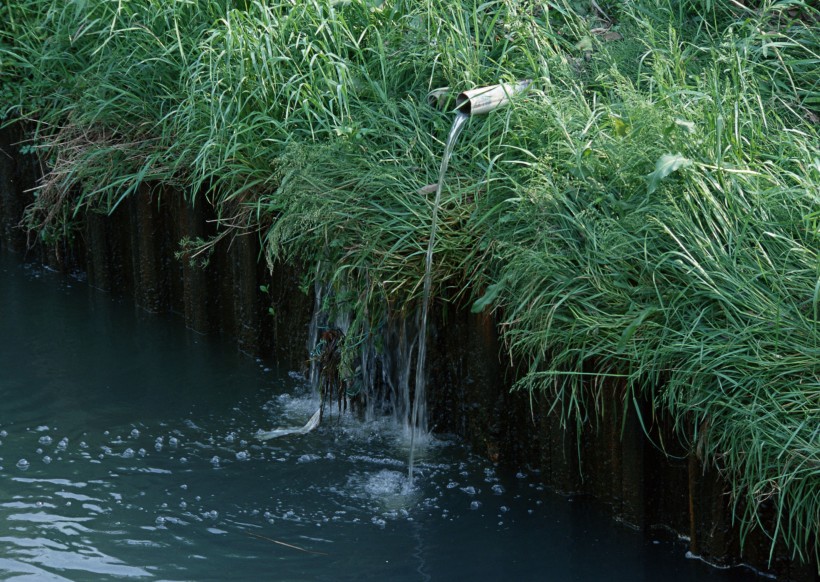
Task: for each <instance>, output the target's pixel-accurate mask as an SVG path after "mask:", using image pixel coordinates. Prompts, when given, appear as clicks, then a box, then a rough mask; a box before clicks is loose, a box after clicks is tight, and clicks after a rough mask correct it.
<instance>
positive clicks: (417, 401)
mask: <svg viewBox="0 0 820 582" xmlns="http://www.w3.org/2000/svg"><path fill="white" fill-rule="evenodd" d="M468 119H469V115H467V114H466V113H462V112H461V111H457V112H456V117H455V119H454V120H453V125H452V127H451V128H450V134H449V135H448V136H447V143H446V145H445V147H444V155H443V156H442V158H441V167H440V169H439V172H438V184H437V185H436V197H435V200H434V201H433V215H432V220H431V221H430V238H429V240H428V243H427V256H426V258H425V261H424V288H423V292H422V297H421V323H420V326H419V339H418V355H417V358H416V382H415V391H414V395H413V412H412V414H411V417H410V461H409V463H408V479H409V483H410V485H411V486H412V485H413V465H414V463H415V453H416V439H417V438H418V437H420V436H422V435H423V434H424V433H425V432H426V430H427V419H426V412H427V411H426V408H425V407H426V402H427V398H426V393H425V391H426V377H425V361H426V359H427V316H428V310H429V308H430V290H431V288H432V286H433V281H432V277H433V275H432V273H433V248H434V246H435V244H436V230H437V228H438V208H439V205H440V204H441V191H442V190H443V189H444V176H445V175H446V174H447V165H448V164H449V163H450V156H452V154H453V148H454V147H455V145H456V141H457V140H458V136H459V135H460V134H461V130H462V129H464V126H465V125H466V123H467V120H468Z"/></svg>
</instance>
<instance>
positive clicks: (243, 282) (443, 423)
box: [0, 126, 818, 582]
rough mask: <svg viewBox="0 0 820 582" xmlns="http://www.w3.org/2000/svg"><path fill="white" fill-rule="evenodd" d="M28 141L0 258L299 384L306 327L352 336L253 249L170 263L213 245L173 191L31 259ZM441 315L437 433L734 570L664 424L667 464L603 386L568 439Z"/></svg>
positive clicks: (407, 360) (367, 350) (395, 342)
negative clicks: (678, 538)
mask: <svg viewBox="0 0 820 582" xmlns="http://www.w3.org/2000/svg"><path fill="white" fill-rule="evenodd" d="M23 135H24V131H23V128H21V127H20V126H10V127H7V128H5V129H2V130H0V251H3V252H13V253H16V254H18V255H20V256H21V257H25V258H27V259H35V260H40V261H43V262H46V263H48V264H49V265H50V266H52V267H53V268H63V269H65V270H68V269H70V268H80V269H83V270H85V271H86V272H87V275H88V281H89V284H90V285H91V286H92V287H94V288H97V289H102V290H104V291H106V292H108V293H111V294H124V295H128V296H131V297H133V299H134V301H135V303H136V304H137V305H139V306H140V307H141V308H142V309H146V310H148V311H152V312H169V311H170V312H174V313H178V314H180V316H182V317H184V318H185V322H186V325H187V326H188V327H190V328H191V329H193V330H196V331H198V332H201V333H210V332H220V333H224V334H228V335H230V336H232V337H234V338H236V340H237V346H238V348H239V349H241V350H243V351H245V352H247V353H250V354H260V355H263V356H266V357H272V358H273V359H275V360H276V361H277V363H278V364H280V365H283V366H288V367H290V368H292V369H293V368H296V369H302V368H304V367H306V366H305V364H306V362H307V357H308V350H309V347H308V346H312V345H315V336H314V338H313V340H312V341H311V340H309V337H310V330H311V321H313V329H314V330H315V329H316V326H320V325H329V324H332V325H334V326H337V327H340V328H344V327H345V325H347V324H348V323H347V322H346V320H345V318H344V317H340V318H336V319H334V321H333V322H328V321H327V320H324V322H323V321H322V319H321V318H322V317H323V316H322V315H314V311H315V308H316V307H317V306H321V303H322V302H321V293H322V291H319V292H318V295H319V297H318V301H317V297H314V296H309V295H306V294H304V293H302V292H300V291H299V290H298V289H299V286H300V283H301V280H302V279H303V277H304V275H305V273H310V274H311V275H312V273H311V271H310V270H309V269H306V268H304V267H300V266H298V265H297V266H281V265H280V266H277V267H276V268H275V270H274V272H273V273H272V274H271V273H270V272H268V269H267V267H266V266H264V265H263V264H261V263H260V261H259V260H258V258H259V242H258V240H257V237H256V236H254V235H248V236H243V237H237V238H236V239H234V240H233V241H228V240H224V241H221V242H220V243H219V244H217V245H216V247H215V250H214V254H213V256H212V257H211V260H210V262H209V264H208V266H207V267H206V268H204V269H203V268H200V267H194V266H191V265H190V264H189V263H188V261H185V260H180V259H177V258H176V257H175V253H176V252H177V251H179V250H180V246H179V241H180V240H181V239H182V238H184V237H188V238H192V239H193V238H196V237H202V238H206V237H207V236H209V235H211V234H213V233H214V224H213V222H212V220H213V218H214V217H213V215H212V212H211V210H210V208H209V207H208V206H207V205H206V204H204V203H203V204H197V205H195V206H192V205H190V204H189V203H188V202H187V201H186V200H185V199H184V197H183V196H182V194H181V193H179V192H176V191H173V190H171V189H167V188H158V187H157V188H150V187H147V186H146V187H144V188H142V189H141V190H140V191H139V192H138V193H137V195H136V196H133V197H132V198H129V199H127V200H126V201H124V202H123V204H121V205H120V207H118V208H117V210H116V211H115V212H114V213H113V214H112V215H111V216H104V215H101V214H94V213H91V214H88V215H87V216H86V217H85V221H84V228H83V230H82V232H81V233H80V235H81V236H79V237H77V239H76V240H75V241H74V243H73V244H72V245H63V246H62V247H60V248H54V247H44V246H43V245H39V246H36V247H35V248H33V249H32V248H29V247H28V245H27V237H26V234H25V233H24V231H23V230H21V229H19V228H18V227H17V226H18V224H19V223H20V220H21V218H22V213H23V210H24V208H25V206H26V205H27V204H28V203H29V202H30V201H31V199H32V198H31V196H32V194H31V192H30V191H29V190H30V188H32V187H33V186H34V185H35V180H36V178H37V172H38V170H39V165H38V164H37V163H36V159H35V158H34V157H33V156H30V155H21V154H20V153H19V148H18V147H17V146H16V145H15V144H17V143H19V142H20V141H21V138H22V136H23ZM199 200H200V201H202V200H204V197H200V198H199ZM260 285H264V286H265V287H266V288H267V293H265V292H262V291H260ZM320 288H321V286H317V289H320ZM311 295H313V294H311ZM445 303H446V302H439V303H438V304H437V306H436V308H434V309H432V310H431V313H430V315H431V318H430V321H429V336H428V342H429V356H428V365H427V369H428V372H427V375H428V382H429V386H430V387H431V388H430V390H428V402H427V407H428V414H429V427H430V428H431V430H434V431H437V432H450V433H455V434H458V435H460V436H462V437H464V438H465V439H466V440H467V441H468V442H469V443H470V444H471V445H472V446H473V448H474V450H475V451H477V452H479V453H482V454H485V455H486V456H487V457H489V458H490V459H492V460H494V461H497V462H499V463H500V466H501V467H515V468H516V469H519V468H520V469H525V470H530V471H532V472H538V473H539V474H540V477H541V480H542V481H543V482H544V483H545V484H546V485H548V486H550V487H552V488H554V489H556V490H557V491H560V492H563V493H570V494H589V495H593V496H595V497H596V498H598V499H601V500H603V501H606V502H608V503H609V504H610V505H611V506H612V508H613V513H614V514H615V515H616V516H617V517H618V518H619V519H622V520H623V521H625V522H627V523H629V524H633V525H635V526H637V527H639V528H641V529H644V530H647V531H649V530H652V529H653V528H654V527H656V526H663V527H668V528H670V529H671V530H673V531H675V532H678V533H679V534H683V535H685V536H688V537H689V538H690V546H691V549H692V551H693V552H695V553H697V554H700V555H703V556H706V557H708V558H710V559H713V560H716V561H725V562H729V563H732V562H734V561H736V560H737V559H738V558H737V556H738V555H739V550H738V544H739V536H738V532H737V529H736V527H735V526H733V525H732V520H731V510H730V503H731V500H730V499H729V498H728V496H727V495H726V484H725V482H723V481H722V480H721V479H720V477H719V475H718V474H717V472H716V471H715V470H714V469H711V468H706V469H704V467H702V466H701V464H700V463H699V462H698V460H697V459H696V458H694V457H688V456H686V454H684V452H683V451H680V450H675V448H674V444H673V443H675V438H674V436H673V435H672V433H671V428H670V426H669V423H666V424H664V423H663V422H662V420H661V419H658V420H657V423H656V426H654V427H652V431H653V437H654V440H655V441H656V442H659V441H660V440H661V438H660V437H661V434H662V436H663V442H664V443H666V446H667V452H668V453H670V455H669V456H667V455H665V454H664V453H663V452H661V451H660V450H659V449H658V448H657V447H655V446H653V445H652V444H651V443H650V442H649V441H648V440H647V439H646V438H645V437H644V436H643V432H642V429H641V427H640V425H639V423H638V421H637V417H636V415H635V413H634V411H633V410H632V409H631V407H626V408H625V407H624V404H623V401H622V387H619V386H618V384H617V383H612V384H610V385H608V386H607V397H606V399H605V401H604V402H603V405H604V407H605V409H606V410H607V411H609V413H608V414H605V415H604V417H603V420H601V421H600V422H599V423H598V424H597V426H584V427H582V434H581V438H580V440H579V439H578V438H577V437H578V435H577V428H576V427H575V426H572V425H570V426H566V427H564V426H561V423H560V422H559V419H558V418H557V416H556V415H555V414H551V413H550V412H549V410H550V406H551V404H552V403H551V402H549V401H548V399H547V398H545V397H544V396H541V395H537V396H535V397H534V399H533V400H531V399H530V397H529V395H528V394H524V393H511V392H510V390H509V388H510V386H511V385H512V382H513V380H514V379H515V376H516V369H515V365H514V363H511V362H509V361H508V360H507V359H505V358H504V354H503V346H501V345H500V342H499V339H498V334H497V326H496V324H495V321H494V320H493V317H492V316H491V315H488V314H473V313H471V312H470V310H469V307H468V306H462V307H461V308H459V307H458V306H455V307H454V304H453V303H448V305H449V307H448V308H447V312H446V313H445V311H444V309H443V308H442V307H441V305H443V304H445ZM269 307H272V308H273V309H274V312H275V314H276V317H275V318H274V317H271V316H270V314H269V313H268V308H269ZM445 315H446V317H445ZM313 333H314V334H315V333H316V332H315V331H314V332H313ZM380 333H381V335H382V337H381V340H380V343H381V344H382V346H383V347H382V349H380V350H376V349H375V347H374V345H375V340H374V338H370V339H369V340H368V341H367V342H363V344H362V345H361V347H360V350H361V351H362V358H361V364H360V365H361V370H360V374H361V377H362V379H363V381H364V383H365V384H366V385H367V386H369V387H370V388H368V389H369V390H370V394H369V398H368V400H367V406H368V410H369V414H371V415H377V414H383V413H390V414H395V415H396V416H398V417H399V418H404V417H406V416H407V415H408V410H409V398H410V388H409V387H410V386H411V385H412V384H411V382H412V380H413V379H412V374H413V371H412V370H413V363H414V361H413V360H414V358H413V355H412V354H413V353H414V351H415V349H416V345H415V342H417V335H418V324H417V322H416V318H415V315H414V314H410V315H402V316H399V315H398V314H397V315H396V316H394V317H392V318H388V320H386V321H385V322H384V324H383V325H382V326H381V332H380ZM644 412H648V411H644ZM645 417H646V418H648V417H649V415H645ZM765 510H766V508H765V507H764V511H765ZM768 551H769V544H768V540H766V539H765V538H764V536H762V535H755V536H753V539H748V540H747V541H746V546H745V550H744V558H743V560H744V561H746V562H749V563H753V564H756V565H758V566H760V567H763V568H765V566H766V562H767V560H768ZM772 568H773V570H774V571H776V572H778V574H779V575H780V576H781V577H783V579H794V580H806V581H815V582H816V581H817V580H818V577H817V574H816V572H815V569H814V568H813V567H812V566H811V565H807V564H803V565H800V564H796V563H794V562H791V561H790V560H789V556H788V555H787V553H786V552H785V551H784V550H783V549H782V548H778V549H777V550H776V554H775V559H774V563H773V564H772Z"/></svg>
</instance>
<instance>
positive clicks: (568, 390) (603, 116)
mask: <svg viewBox="0 0 820 582" xmlns="http://www.w3.org/2000/svg"><path fill="white" fill-rule="evenodd" d="M0 11H5V12H2V16H3V18H0V23H2V24H0V67H2V68H0V72H2V78H0V95H2V96H3V97H4V100H5V101H4V104H3V108H2V110H3V112H5V113H6V114H7V115H9V116H10V118H14V119H19V118H24V119H27V120H29V121H30V122H31V123H34V124H35V127H36V135H35V137H34V141H33V142H32V144H33V146H35V147H37V148H39V149H40V151H41V157H42V158H43V159H44V160H46V161H47V162H48V163H49V167H50V173H49V174H48V175H47V176H46V178H45V180H44V182H43V184H42V187H41V189H40V190H39V192H38V197H37V199H36V201H35V203H34V205H33V206H32V207H31V208H30V211H29V215H28V216H29V226H30V227H31V228H33V229H35V230H37V231H39V232H41V233H42V235H43V236H44V237H45V238H48V237H49V236H53V233H54V232H57V233H59V232H65V230H66V224H68V223H71V222H73V221H77V220H80V219H81V218H82V215H83V213H84V212H85V211H88V210H99V211H111V210H112V209H114V208H115V207H116V206H117V204H118V203H120V202H121V201H122V200H123V199H125V197H127V196H129V195H132V194H134V193H135V192H136V189H137V186H138V185H139V184H142V183H150V184H158V183H160V184H172V185H174V186H176V187H177V188H178V189H179V191H181V192H183V193H184V195H185V196H186V197H187V198H188V199H189V200H191V201H192V202H196V203H208V204H212V205H213V206H214V207H215V208H216V210H217V215H218V216H219V219H220V224H221V228H222V232H223V233H227V234H231V233H238V232H246V231H248V230H250V231H256V232H258V233H259V236H260V238H261V240H262V241H263V243H264V248H265V256H266V259H267V260H268V261H269V262H274V261H279V260H287V261H304V262H309V263H318V264H320V265H321V266H322V271H321V272H322V275H323V277H325V279H326V280H327V281H331V282H332V283H333V285H334V287H335V288H336V290H337V293H336V294H335V298H336V302H337V305H336V308H338V309H344V310H352V312H353V314H354V324H353V325H352V327H351V330H350V334H351V335H353V336H358V337H360V338H364V337H366V336H368V335H369V334H372V333H374V331H375V330H376V329H377V328H378V327H379V325H381V324H382V323H383V320H384V318H385V317H386V316H387V313H388V311H390V312H392V313H402V312H406V311H407V310H408V309H410V307H412V306H413V305H414V303H415V302H417V301H418V297H419V295H420V292H421V281H422V277H423V272H424V253H425V249H426V244H427V237H428V236H429V224H430V220H431V215H432V206H431V205H432V196H431V194H432V190H433V189H432V188H431V187H430V185H432V184H435V183H436V181H437V180H438V176H437V169H438V166H439V162H440V155H441V152H442V149H443V143H442V142H443V140H444V139H445V137H446V135H447V130H448V127H449V125H450V123H451V120H452V117H451V115H450V114H449V113H447V111H441V110H437V109H435V108H432V107H430V106H429V105H428V103H427V94H428V93H429V92H430V91H431V90H433V89H437V88H440V87H450V88H451V90H450V93H449V99H450V101H449V107H452V95H453V94H454V93H455V92H457V91H459V90H462V89H466V88H471V87H473V86H480V85H483V84H491V83H496V82H499V81H511V80H515V79H522V78H529V79H532V80H533V83H532V86H531V90H530V91H529V92H528V93H527V94H526V95H524V96H522V97H520V98H518V99H516V100H514V102H513V104H512V105H511V106H510V107H509V108H507V109H505V110H500V111H497V112H494V113H493V114H491V115H489V116H487V117H486V118H483V119H473V120H471V122H470V125H469V127H468V128H467V129H466V130H465V132H464V133H463V134H462V137H461V140H460V142H459V144H458V146H457V148H456V151H455V154H454V159H453V161H452V162H451V164H450V175H449V176H448V180H447V188H446V189H445V192H444V195H443V198H442V207H441V209H440V211H439V229H440V230H439V232H438V235H437V238H436V245H435V257H436V261H435V264H434V280H435V288H434V291H435V294H436V295H437V297H438V301H441V302H459V303H462V304H463V303H465V302H466V303H468V304H472V305H473V306H474V309H476V310H487V309H488V310H493V311H495V312H496V314H497V317H498V319H499V321H500V324H501V328H502V331H503V337H504V340H505V345H506V348H507V349H508V351H509V353H510V356H511V358H512V359H513V360H514V361H516V362H519V363H521V364H522V366H523V370H522V374H521V377H520V379H519V381H518V382H517V384H516V387H517V388H518V389H522V390H532V391H538V392H543V393H545V394H547V395H549V397H550V398H552V399H553V402H554V403H555V404H554V407H555V409H556V410H558V411H560V413H561V414H562V415H563V419H564V420H565V422H576V423H579V424H588V423H593V424H594V422H595V420H596V419H598V418H600V417H602V416H604V415H607V414H611V411H609V410H607V409H605V408H604V406H603V402H605V401H606V400H605V399H604V398H603V395H604V391H607V390H612V389H613V388H612V386H613V384H611V383H607V382H606V381H601V380H605V379H606V378H607V377H617V378H619V379H622V380H624V379H625V384H626V387H627V389H626V392H625V393H624V394H623V398H624V399H625V401H626V402H627V403H631V402H638V401H639V400H649V401H650V402H651V403H652V405H653V409H654V414H656V415H667V414H668V415H669V416H670V417H671V418H673V419H674V422H675V425H676V428H677V432H678V435H679V437H680V439H681V441H682V442H683V443H685V444H686V446H687V447H688V448H689V450H690V451H691V453H692V454H695V455H697V456H698V457H699V458H700V459H701V460H702V462H703V463H705V464H708V465H712V466H714V467H716V468H717V469H718V470H719V471H720V472H721V473H723V474H724V475H725V477H726V479H727V481H728V482H729V484H730V485H731V488H732V491H731V493H732V499H733V501H734V504H735V511H736V516H737V518H738V520H739V521H740V523H741V525H742V530H743V532H744V533H746V532H748V531H750V530H751V529H755V528H760V529H764V530H766V531H767V533H768V534H769V535H770V536H771V538H772V541H773V544H772V547H773V548H774V542H775V541H777V540H784V541H785V543H786V544H787V545H788V547H789V548H790V549H791V550H792V551H793V552H794V554H795V556H798V557H800V558H802V559H803V560H807V561H808V560H813V561H814V562H815V564H818V565H820V556H818V549H817V548H818V545H817V535H818V523H820V374H819V373H818V361H820V343H819V342H818V340H820V330H818V310H819V309H820V257H818V249H820V244H819V243H820V240H818V226H819V225H820V211H818V208H820V186H818V185H819V184H820V149H819V147H818V144H820V139H818V138H819V137H820V136H818V127H819V125H818V124H819V123H820V30H818V27H819V25H818V22H820V13H818V10H817V8H815V7H813V6H812V4H811V3H809V2H799V1H793V0H791V1H787V2H784V1H777V2H776V1H771V0H762V1H759V2H713V1H712V0H689V1H687V0H663V1H660V2H644V1H637V2H629V3H617V2H602V1H599V2H569V1H565V0H558V1H550V2H544V3H530V2H524V1H518V0H513V1H495V2H494V1H490V2H475V1H471V0H460V1H457V2H452V1H444V0H425V1H423V2H408V1H404V0H392V1H384V2H380V1H376V0H350V1H344V2H341V1H331V0H308V1H304V2H294V1H286V0H268V1H264V2H263V1H260V0H255V1H252V0H247V1H246V0H235V1H230V0H185V1H183V0H178V1H176V2H165V1H161V0H121V1H119V2H110V1H106V0H85V1H84V2H79V1H76V2H64V1H60V0H28V1H26V2H19V1H18V2H9V3H6V4H4V5H3V6H2V7H0ZM445 95H447V93H446V92H445ZM447 99H448V97H445V99H444V101H445V102H447ZM203 197H204V199H203ZM49 233H52V234H49ZM206 244H207V243H206ZM642 422H643V423H644V425H645V427H646V428H647V429H649V427H650V425H651V424H652V423H653V422H654V419H653V418H651V417H645V418H642ZM764 504H770V505H771V506H772V507H774V509H775V515H776V519H775V520H774V523H768V522H766V523H764V522H763V521H762V520H760V519H759V516H760V507H761V506H762V505H764Z"/></svg>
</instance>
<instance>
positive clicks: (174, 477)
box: [0, 253, 752, 581]
mask: <svg viewBox="0 0 820 582" xmlns="http://www.w3.org/2000/svg"><path fill="white" fill-rule="evenodd" d="M430 390H435V386H431V387H430ZM316 405H317V402H316V400H315V398H314V397H312V396H311V394H310V391H309V390H308V389H307V387H306V386H305V385H304V383H303V382H302V381H301V380H300V379H299V377H298V376H296V375H295V374H289V373H288V371H287V370H276V369H271V367H269V365H268V364H266V363H265V362H263V361H261V360H253V359H251V358H248V357H247V356H244V355H241V354H238V353H236V350H235V348H233V347H232V346H231V345H229V344H227V343H222V342H220V341H218V340H217V339H215V338H212V337H203V336H199V335H197V334H194V333H192V332H190V331H188V330H186V329H185V328H184V326H183V324H182V322H181V321H180V320H179V319H177V318H174V317H171V316H168V317H160V316H151V315H147V314H143V313H141V312H139V311H135V310H134V309H133V308H132V307H130V304H126V303H120V302H116V301H114V300H112V299H111V298H109V297H108V296H106V295H103V294H100V293H98V292H96V291H94V290H93V289H89V288H88V286H87V285H86V284H85V283H83V282H82V281H81V280H77V279H72V278H65V277H62V276H59V275H56V274H54V273H49V272H47V271H44V270H43V269H42V268H39V267H32V266H25V265H21V264H19V263H18V262H17V261H16V260H14V258H9V257H8V256H7V255H4V254H3V253H0V441H1V442H2V444H0V467H1V468H0V579H3V580H37V581H40V580H44V581H47V580H120V579H130V578H134V579H145V580H282V581H288V580H329V581H337V580H385V581H389V580H446V581H449V580H472V581H483V580H554V581H564V580H567V581H569V580H578V581H598V580H608V581H613V580H629V581H641V580H645V581H655V580H663V581H696V580H742V579H743V580H745V579H752V576H751V575H750V574H747V573H743V572H739V571H732V572H729V571H718V570H714V569H711V568H709V567H707V566H706V565H704V564H702V563H701V562H699V561H697V560H691V559H686V558H685V548H684V547H683V546H681V545H678V544H672V543H669V542H659V541H657V540H655V541H653V540H652V539H647V538H646V537H645V536H644V535H643V534H640V533H637V532H633V531H631V530H629V529H626V528H624V527H621V526H619V525H617V524H616V523H614V522H613V521H612V520H611V519H609V518H608V517H606V516H605V514H604V513H603V512H602V511H600V508H597V507H595V506H594V505H592V504H590V503H587V502H582V501H578V500H576V501H574V502H573V501H570V500H568V499H566V498H563V497H559V496H556V495H553V494H550V493H549V492H548V491H545V490H544V488H543V487H542V486H540V485H539V483H538V479H537V475H534V474H531V473H530V472H528V471H525V470H522V471H521V472H519V473H518V474H517V475H509V476H507V475H501V474H499V473H498V471H497V470H496V469H495V468H494V467H493V466H492V465H491V464H490V463H488V462H487V461H485V460H483V459H482V458H480V457H477V456H474V455H471V454H470V452H469V451H468V450H467V449H466V448H465V447H464V446H463V445H461V444H460V443H459V442H458V441H457V440H455V439H447V438H442V437H439V438H437V439H435V440H434V441H432V442H431V443H429V444H428V445H427V446H426V448H425V450H423V451H421V453H420V455H419V458H417V465H416V466H417V478H416V480H415V486H414V488H413V489H412V490H409V491H408V487H407V476H406V471H407V470H406V464H407V458H408V446H407V442H406V439H404V438H403V437H402V435H401V433H400V431H398V430H396V429H395V428H394V426H393V425H392V424H391V423H390V422H389V421H385V422H383V423H367V424H363V423H360V422H357V421H355V420H353V419H349V418H344V419H342V420H341V421H339V422H337V420H336V419H334V420H333V422H332V423H330V424H325V425H323V426H320V427H319V429H317V431H315V432H313V433H311V434H308V435H304V436H292V437H284V438H281V439H277V440H272V441H268V442H265V443H261V442H258V441H256V440H255V439H254V437H253V434H254V433H255V432H256V431H257V430H258V429H259V428H264V429H269V428H274V427H278V426H289V425H300V424H303V423H304V422H305V421H306V420H307V419H308V418H309V417H310V415H311V413H312V412H313V411H314V410H315V407H316Z"/></svg>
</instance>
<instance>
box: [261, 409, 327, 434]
mask: <svg viewBox="0 0 820 582" xmlns="http://www.w3.org/2000/svg"><path fill="white" fill-rule="evenodd" d="M321 413H322V409H321V408H320V409H318V410H317V411H316V412H314V413H313V416H311V417H310V420H308V421H307V424H305V426H301V427H298V428H277V429H274V430H267V431H264V430H259V431H258V432H257V433H256V438H257V439H259V440H260V441H266V440H270V439H273V438H277V437H282V436H287V435H291V434H307V433H309V432H310V431H312V430H313V429H314V428H316V427H317V426H319V418H320V416H321Z"/></svg>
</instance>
